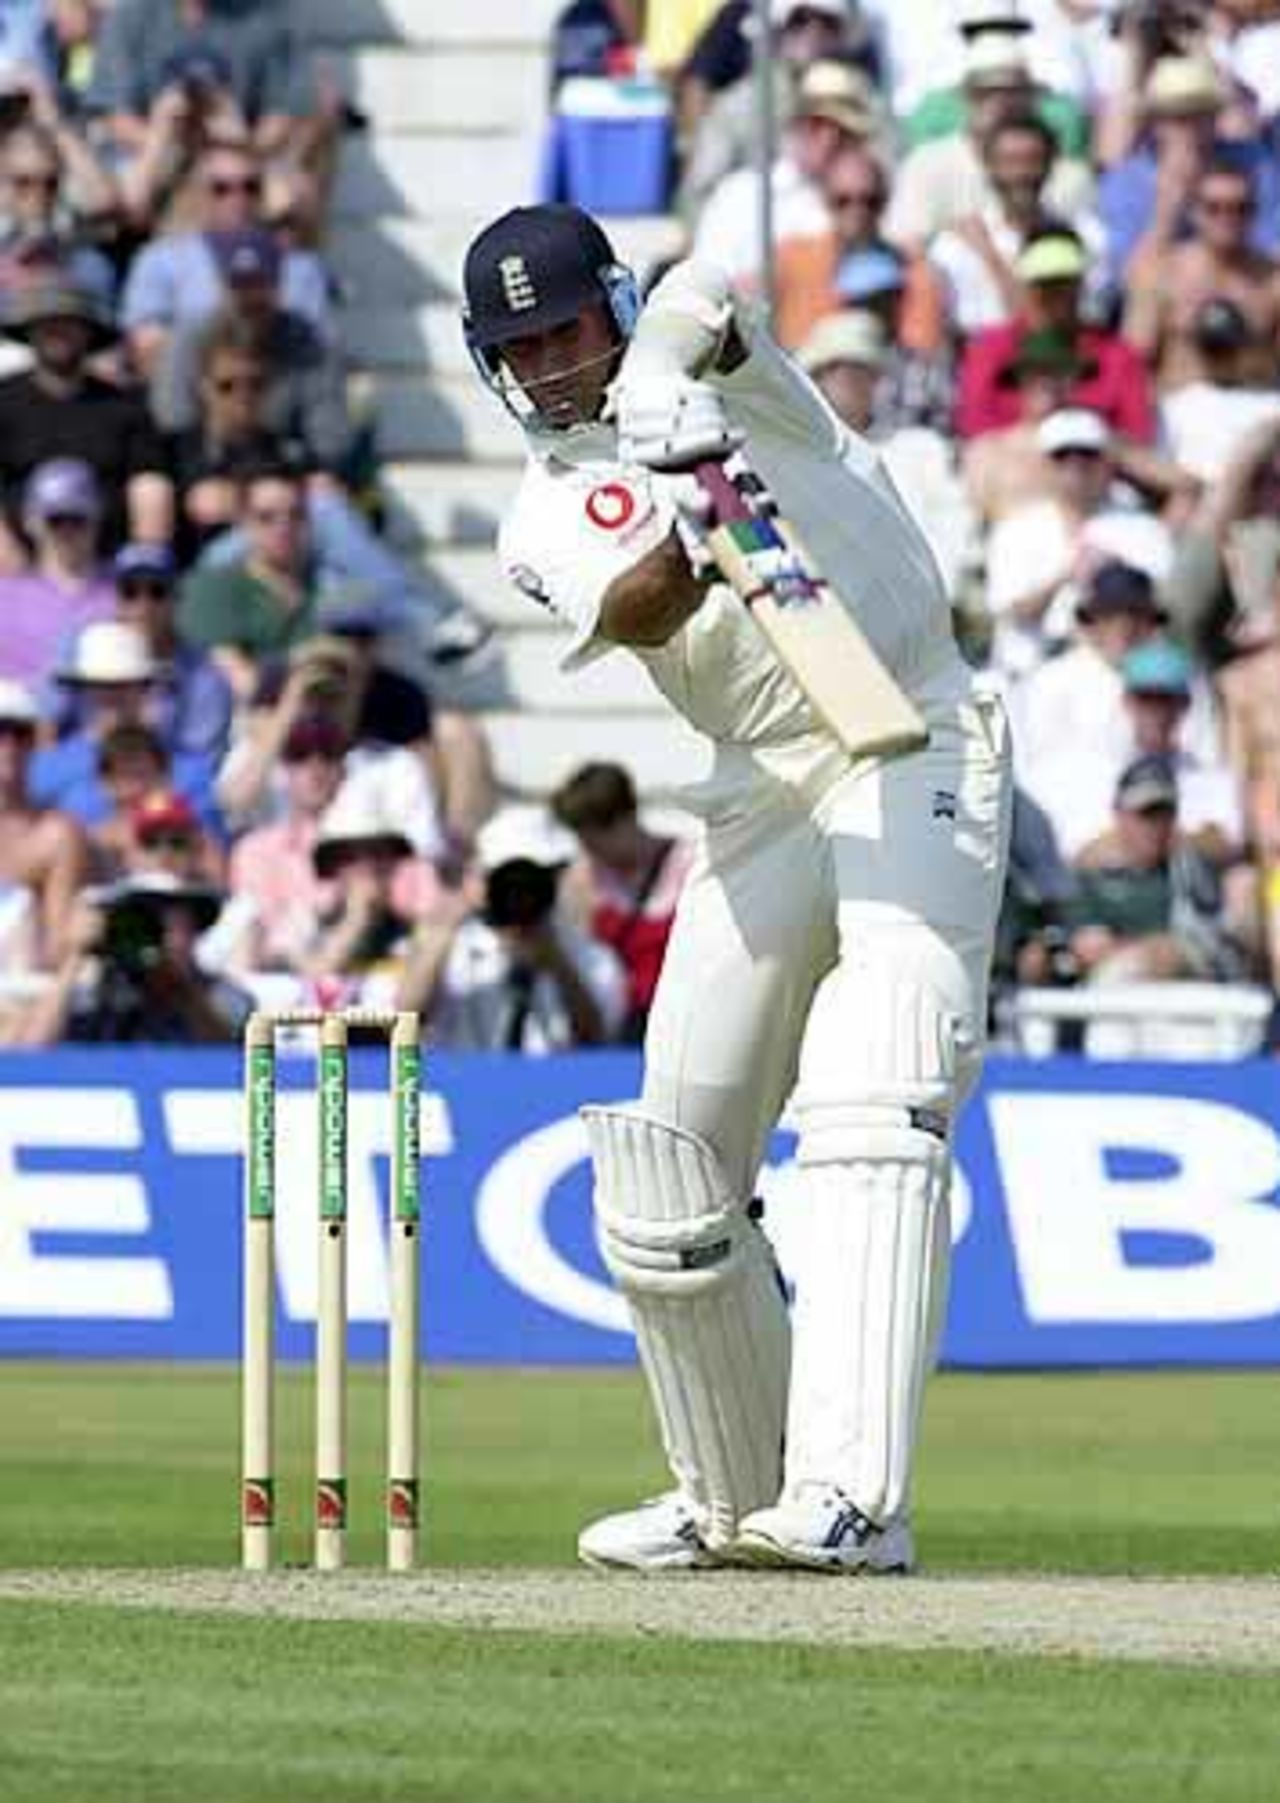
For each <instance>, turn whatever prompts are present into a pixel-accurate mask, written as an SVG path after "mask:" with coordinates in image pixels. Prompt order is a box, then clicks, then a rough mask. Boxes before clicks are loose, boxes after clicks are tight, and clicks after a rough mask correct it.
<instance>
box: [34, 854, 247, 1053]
mask: <svg viewBox="0 0 1280 1803" xmlns="http://www.w3.org/2000/svg"><path fill="white" fill-rule="evenodd" d="M221 907H222V895H221V892H220V891H219V890H217V889H215V888H213V887H211V886H209V885H207V884H203V883H187V882H180V881H178V880H176V879H175V878H173V877H169V876H165V875H153V876H149V877H134V878H130V879H127V880H126V881H124V882H122V883H120V884H118V885H113V886H112V887H111V888H109V889H102V890H97V891H88V892H86V894H85V896H84V897H83V899H82V901H81V904H80V906H79V908H78V909H77V912H76V918H75V921H74V924H73V928H72V941H73V943H72V947H71V950H70V951H69V952H68V954H67V955H66V957H65V958H64V959H63V961H62V963H61V965H60V966H59V968H58V970H57V972H56V974H55V978H54V982H53V984H52V986H51V987H50V988H49V990H48V991H47V992H46V993H45V994H44V995H41V996H40V997H39V998H38V999H37V1000H36V1001H35V1002H34V1003H33V1004H32V1006H31V1008H30V1010H29V1012H28V1015H27V1019H26V1021H25V1023H24V1024H23V1027H22V1029H21V1031H20V1034H19V1043H20V1044H23V1045H33V1046H49V1045H57V1044H58V1043H59V1042H60V1041H63V1040H70V1041H75V1042H92V1043H96V1044H112V1045H123V1044H132V1043H136V1042H139V1041H141V1042H147V1043H155V1044H161V1045H189V1044H195V1045H229V1044H231V1043H233V1042H234V1041H236V1040H237V1039H238V1038H239V1036H240V1032H241V1030H242V1028H243V1026H244V1023H245V1021H246V1020H247V1018H248V1016H249V1013H250V1011H251V1010H252V1007H253V1001H252V998H251V997H250V996H249V995H247V994H246V993H245V992H244V991H243V990H241V989H238V988H237V987H236V986H235V985H234V984H233V983H230V982H228V981H227V980H226V978H223V977H215V976H210V975H209V974H208V973H207V972H206V971H205V970H204V969H202V967H201V964H200V960H199V944H200V938H201V935H202V934H203V933H205V932H207V930H208V929H209V927H210V926H212V924H213V922H214V921H215V920H216V919H217V917H218V914H219V912H220V910H221Z"/></svg>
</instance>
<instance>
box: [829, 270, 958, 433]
mask: <svg viewBox="0 0 1280 1803" xmlns="http://www.w3.org/2000/svg"><path fill="white" fill-rule="evenodd" d="M908 270H909V265H908V262H907V260H906V259H905V258H904V257H902V256H900V255H899V253H898V252H897V251H896V250H893V249H892V248H891V247H890V246H889V245H887V244H877V245H869V246H868V247H867V248H866V249H865V250H855V251H851V252H850V253H849V255H848V256H846V257H844V258H843V259H842V260H841V262H840V263H839V265H838V266H837V268H836V281H835V287H836V295H837V297H838V299H839V301H840V304H841V305H842V306H844V307H850V308H857V309H858V310H859V311H861V312H865V313H870V314H872V315H873V316H874V317H875V318H876V319H877V320H879V322H880V324H881V326H882V327H883V329H884V334H885V339H886V341H887V345H888V356H887V359H886V362H885V367H884V369H883V371H882V372H881V380H880V383H879V385H878V387H877V390H876V419H877V423H878V424H879V425H880V426H881V428H882V429H883V430H885V431H891V430H896V429H897V428H899V427H903V426H925V427H928V428H929V429H930V430H932V431H935V432H941V433H949V431H950V425H951V411H952V407H953V404H954V381H953V372H952V367H951V359H950V357H949V356H948V355H947V354H946V353H945V351H940V350H937V349H936V348H935V349H930V348H929V347H928V345H927V343H926V342H924V341H921V342H919V343H915V342H913V339H914V338H915V333H914V332H913V331H911V330H909V329H908V324H907V321H908V308H909V306H910V305H911V299H910V296H909V294H908V286H909V280H910V278H909V273H908Z"/></svg>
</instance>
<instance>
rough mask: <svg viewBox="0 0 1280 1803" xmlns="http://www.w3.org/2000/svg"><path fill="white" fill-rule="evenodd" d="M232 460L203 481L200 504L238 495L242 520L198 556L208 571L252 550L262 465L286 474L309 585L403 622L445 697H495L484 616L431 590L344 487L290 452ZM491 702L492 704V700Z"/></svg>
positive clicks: (474, 700)
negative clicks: (299, 495)
mask: <svg viewBox="0 0 1280 1803" xmlns="http://www.w3.org/2000/svg"><path fill="white" fill-rule="evenodd" d="M242 425H243V421H242ZM286 450H287V447H286ZM230 465H231V467H230V468H229V469H227V470H226V471H225V472H224V474H225V480H224V481H222V482H221V483H220V484H218V485H217V486H216V487H215V486H214V485H213V484H212V482H211V483H210V484H208V485H207V486H206V487H205V489H204V491H203V492H202V495H201V504H202V507H203V508H205V509H207V512H208V513H209V514H210V515H211V514H212V512H213V511H214V509H215V508H216V507H217V506H219V505H221V504H223V503H225V502H228V501H232V502H233V503H234V506H235V517H236V518H237V519H238V520H239V521H240V522H241V523H240V524H239V525H238V526H236V527H235V528H234V529H233V530H231V531H228V532H226V533H224V534H222V535H221V536H219V537H215V538H213V539H212V540H210V541H209V543H208V544H207V545H206V546H205V549H204V551H203V553H202V555H201V559H200V563H201V568H202V571H203V570H209V571H215V570H224V569H226V568H229V567H231V566H234V565H243V564H244V563H245V562H246V560H247V558H248V556H249V552H250V549H251V535H250V532H249V529H248V523H247V519H246V513H247V507H248V495H249V490H250V488H251V487H252V486H253V484H254V483H255V481H256V479H257V477H258V476H259V475H260V474H261V473H263V472H264V471H271V472H272V473H275V474H282V475H284V476H285V477H286V478H287V479H289V480H290V481H292V482H295V483H298V484H299V485H301V486H302V492H303V495H304V499H305V506H306V523H305V532H304V538H305V558H304V562H305V565H306V568H307V570H308V571H309V582H310V585H311V587H313V588H314V589H315V590H316V591H317V592H324V593H334V594H346V595H359V596H360V597H361V598H362V600H363V602H364V603H365V605H366V607H367V609H368V611H369V612H371V613H378V614H379V615H381V616H384V617H385V618H387V619H394V620H396V621H398V622H399V625H400V627H401V629H402V631H403V634H404V637H405V641H406V643H405V647H404V649H405V654H406V655H407V656H410V657H412V658H414V659H415V660H416V661H418V662H420V663H422V664H423V665H424V666H425V668H426V672H427V675H428V679H429V681H430V684H431V690H432V694H433V695H435V696H437V697H438V698H439V699H440V700H441V702H442V704H443V703H444V702H446V701H457V702H459V703H460V705H463V706H476V705H479V704H482V698H483V697H485V696H491V690H490V689H487V688H486V682H490V681H491V680H492V679H493V678H494V677H495V676H496V674H497V666H498V656H497V646H496V644H495V642H494V640H493V637H492V634H491V633H490V631H489V629H488V627H487V626H486V624H485V622H484V621H483V620H481V619H480V618H479V617H478V616H477V615H475V614H472V613H469V612H467V611H466V609H464V608H462V607H460V606H457V605H450V603H449V602H448V601H447V600H442V599H440V598H439V596H438V595H437V594H436V592H435V591H432V590H428V589H425V588H424V587H423V586H422V585H421V583H420V581H419V580H418V578H416V577H415V576H414V574H413V573H412V571H411V570H410V569H409V567H408V565H407V564H406V563H405V562H404V561H403V560H402V559H401V558H400V557H398V556H397V555H396V553H395V552H394V551H393V550H392V549H391V548H390V546H388V545H387V544H386V543H385V542H384V541H383V540H382V539H380V538H379V537H378V536H377V534H376V533H375V532H374V531H373V530H372V528H371V527H370V525H369V523H368V521H367V520H366V519H364V517H363V516H362V515H361V514H360V513H359V511H358V510H357V509H356V508H355V507H354V506H353V505H352V503H351V502H350V501H349V500H348V499H347V497H346V496H345V495H344V494H343V493H342V491H341V490H340V489H338V488H335V487H334V486H333V484H332V483H328V482H325V481H323V480H319V481H308V480H307V479H306V472H305V469H304V468H302V467H300V466H299V465H298V463H297V462H296V461H295V460H294V459H293V458H292V457H290V456H287V455H286V456H285V457H284V458H283V459H281V458H280V457H268V458H267V459H266V461H265V463H263V462H260V461H255V460H250V459H249V457H248V452H247V448H246V449H245V451H244V452H243V454H242V452H241V451H240V450H239V449H237V450H236V451H235V452H234V454H233V455H232V456H231V458H230ZM232 470H234V471H236V472H238V474H239V481H238V483H234V482H233V481H232V480H231V474H232ZM237 497H238V498H237ZM206 523H211V521H209V520H207V521H206ZM489 705H493V702H492V699H490V701H489Z"/></svg>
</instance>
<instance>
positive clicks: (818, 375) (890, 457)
mask: <svg viewBox="0 0 1280 1803" xmlns="http://www.w3.org/2000/svg"><path fill="white" fill-rule="evenodd" d="M892 358H893V350H892V347H891V346H890V345H889V344H888V342H887V340H886V337H885V331H884V327H883V326H882V325H881V323H880V321H879V320H878V319H877V318H876V317H875V316H874V315H873V314H871V313H863V312H860V311H859V310H858V309H856V308H853V307H850V308H847V309H846V310H845V311H844V312H843V313H832V314H828V316H827V317H826V318H825V319H822V320H819V322H818V324H817V325H816V326H815V327H814V329H813V331H812V333H811V334H810V335H809V337H808V339H807V340H806V341H805V343H804V344H803V345H801V347H800V351H799V357H798V361H799V363H800V366H801V368H802V369H804V370H805V371H807V373H808V374H809V375H811V376H812V377H813V379H814V381H815V382H816V383H817V385H818V387H819V388H820V389H821V390H822V393H823V394H824V395H825V397H826V399H827V401H828V402H829V403H830V405H831V407H832V408H833V409H834V410H835V412H836V413H837V414H838V415H839V417H840V418H841V419H842V420H843V421H844V422H845V424H846V425H848V426H852V428H853V430H854V431H855V432H860V433H862V435H863V436H864V437H867V438H870V439H871V440H872V442H873V443H874V444H875V446H876V449H877V450H878V451H879V453H880V455H881V457H882V458H883V459H884V461H885V464H886V466H887V468H888V470H889V473H890V475H891V476H892V477H893V480H894V485H895V486H896V487H897V489H898V491H899V492H900V494H901V495H902V498H903V499H904V500H905V501H906V503H907V505H908V507H909V508H910V509H911V511H912V513H913V514H914V515H915V517H916V520H917V522H918V523H919V525H920V528H921V530H922V531H923V532H924V534H925V537H926V538H927V539H928V540H929V544H930V546H931V548H932V550H933V553H934V556H935V557H936V558H937V560H938V567H939V569H940V570H941V572H942V577H943V581H944V582H945V583H946V585H947V588H948V591H949V592H951V593H954V592H955V591H956V590H957V588H958V586H959V583H960V579H961V575H962V572H963V570H964V568H965V566H966V563H967V562H968V561H969V559H970V557H971V554H972V551H973V540H974V519H973V513H972V510H971V509H970V507H969V506H968V503H967V502H966V500H965V494H964V489H963V486H962V484H961V482H960V480H959V477H958V476H957V474H956V470H955V464H954V459H953V457H952V453H951V446H950V443H949V441H948V440H947V439H946V438H944V437H943V435H942V434H941V433H940V432H934V431H931V430H930V429H929V428H928V427H927V426H903V427H900V428H898V429H896V430H895V429H888V428H885V427H883V426H882V424H881V417H880V414H879V410H878V401H879V397H880V395H881V392H882V384H883V383H884V381H885V378H886V375H887V374H888V372H889V369H890V365H891V362H892Z"/></svg>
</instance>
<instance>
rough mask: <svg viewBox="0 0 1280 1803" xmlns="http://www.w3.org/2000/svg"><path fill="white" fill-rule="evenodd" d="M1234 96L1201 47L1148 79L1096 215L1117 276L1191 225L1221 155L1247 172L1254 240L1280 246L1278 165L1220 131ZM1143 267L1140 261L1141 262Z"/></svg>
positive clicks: (1160, 66)
mask: <svg viewBox="0 0 1280 1803" xmlns="http://www.w3.org/2000/svg"><path fill="white" fill-rule="evenodd" d="M1229 99H1230V95H1229V91H1228V89H1227V87H1226V85H1225V84H1224V82H1223V80H1222V78H1221V76H1220V75H1219V74H1218V71H1217V69H1216V68H1215V67H1214V64H1213V61H1212V59H1211V58H1210V57H1208V56H1207V55H1205V54H1204V53H1203V52H1200V51H1196V52H1192V53H1191V54H1188V55H1174V56H1162V57H1161V58H1160V59H1159V60H1158V61H1157V62H1156V63H1155V64H1154V65H1152V67H1151V68H1150V71H1149V73H1148V75H1147V76H1146V79H1145V85H1144V87H1143V91H1142V97H1141V106H1140V112H1139V116H1138V118H1137V121H1136V123H1137V126H1138V130H1137V134H1136V137H1135V140H1134V142H1133V144H1132V146H1131V147H1130V148H1129V149H1128V150H1127V152H1126V153H1125V154H1122V155H1121V156H1120V157H1119V158H1118V159H1117V160H1115V161H1113V162H1112V163H1111V166H1110V167H1109V168H1107V169H1106V171H1105V173H1104V174H1103V176H1102V179H1101V181H1100V182H1099V184H1098V216H1099V218H1100V219H1101V221H1102V225H1103V229H1104V230H1105V232H1106V234H1107V252H1108V262H1109V266H1110V271H1111V274H1112V277H1113V279H1114V280H1115V281H1116V282H1117V283H1119V282H1120V281H1122V280H1123V278H1124V276H1125V274H1126V272H1127V270H1128V268H1129V264H1130V262H1131V260H1132V259H1133V258H1134V256H1135V255H1136V254H1137V253H1138V252H1139V251H1141V252H1142V253H1143V255H1144V256H1145V255H1146V254H1147V251H1148V249H1149V248H1151V249H1155V250H1157V251H1158V250H1159V248H1160V247H1161V246H1163V245H1165V244H1168V243H1169V242H1171V241H1172V240H1173V239H1175V238H1177V237H1179V236H1181V235H1182V234H1183V233H1184V232H1185V231H1186V230H1187V228H1188V226H1189V224H1190V223H1191V221H1190V207H1191V203H1192V200H1193V197H1194V195H1195V192H1196V187H1197V183H1198V182H1199V179H1200V176H1201V174H1202V172H1203V171H1204V170H1206V169H1207V168H1208V167H1209V165H1210V163H1212V162H1214V161H1215V160H1216V158H1217V154H1218V153H1220V154H1221V156H1223V157H1225V158H1227V159H1228V160H1230V161H1233V162H1234V163H1235V165H1236V166H1237V167H1238V168H1240V169H1243V170H1246V171H1248V172H1249V173H1250V174H1251V175H1252V178H1253V181H1254V185H1255V187H1254V199H1255V202H1256V212H1255V214H1254V216H1253V219H1252V222H1251V230H1250V238H1251V241H1252V243H1253V244H1254V246H1255V248H1256V249H1258V250H1261V251H1265V252H1272V251H1275V250H1277V249H1280V170H1278V169H1277V166H1276V163H1275V161H1274V158H1273V156H1272V153H1271V152H1270V151H1269V149H1268V147H1267V146H1266V144H1265V143H1264V142H1263V141H1262V140H1261V139H1260V138H1259V137H1257V136H1256V135H1255V136H1254V137H1252V138H1246V139H1243V140H1242V139H1239V138H1234V139H1230V140H1229V139H1228V138H1227V136H1226V135H1225V133H1224V134H1223V135H1222V136H1219V132H1220V129H1221V128H1222V126H1223V124H1224V121H1225V112H1226V108H1227V105H1228V102H1229ZM1139 267H1141V265H1139Z"/></svg>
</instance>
